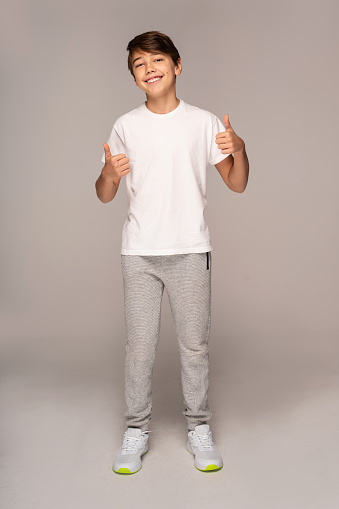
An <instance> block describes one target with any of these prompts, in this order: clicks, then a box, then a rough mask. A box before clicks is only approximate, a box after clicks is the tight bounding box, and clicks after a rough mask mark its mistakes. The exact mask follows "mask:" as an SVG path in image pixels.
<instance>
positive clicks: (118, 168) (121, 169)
mask: <svg viewBox="0 0 339 509" xmlns="http://www.w3.org/2000/svg"><path fill="white" fill-rule="evenodd" d="M104 149H105V161H106V162H105V166H104V167H103V169H102V170H101V174H100V176H99V178H98V180H97V181H96V183H95V189H96V192H97V196H98V198H99V200H100V201H102V203H108V202H110V201H112V200H113V198H114V196H115V195H116V194H117V191H118V188H119V184H120V180H121V177H123V176H124V175H127V173H129V172H130V167H129V159H128V157H126V155H125V154H117V155H115V156H112V154H111V151H110V148H109V145H108V144H107V143H104Z"/></svg>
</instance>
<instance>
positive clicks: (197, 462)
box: [187, 424, 223, 472]
mask: <svg viewBox="0 0 339 509" xmlns="http://www.w3.org/2000/svg"><path fill="white" fill-rule="evenodd" d="M187 450H188V452H190V453H191V454H193V455H194V466H195V467H196V468H197V469H198V470H202V471H203V472H206V471H210V470H220V469H221V468H222V467H223V462H222V457H221V454H220V452H219V451H218V449H217V448H216V446H215V445H214V443H213V439H212V432H211V430H210V427H209V425H208V424H200V425H199V426H196V427H195V430H194V431H189V432H188V440H187Z"/></svg>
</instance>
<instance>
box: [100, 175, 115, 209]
mask: <svg viewBox="0 0 339 509" xmlns="http://www.w3.org/2000/svg"><path fill="white" fill-rule="evenodd" d="M119 182H120V178H117V179H108V178H104V177H103V175H102V173H101V174H100V176H99V178H98V180H97V181H96V183H95V189H96V192H97V196H98V198H99V200H100V201H102V202H103V203H108V202H110V201H112V200H113V198H114V197H115V195H116V193H117V190H118V187H119Z"/></svg>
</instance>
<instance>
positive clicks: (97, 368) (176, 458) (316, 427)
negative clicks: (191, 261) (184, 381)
mask: <svg viewBox="0 0 339 509" xmlns="http://www.w3.org/2000/svg"><path fill="white" fill-rule="evenodd" d="M338 10H339V9H338V5H337V3H336V2H334V1H328V0H327V1H324V2H320V3H319V2H315V1H295V0H294V1H293V2H292V1H285V2H275V1H273V2H269V1H257V2H249V1H247V2H245V1H240V2H227V1H217V0H212V1H211V0H210V1H208V2H207V1H206V2H201V1H186V2H183V1H180V2H179V1H178V0H173V1H172V2H168V3H167V2H155V1H143V2H136V1H135V2H112V1H110V2H108V1H103V0H97V1H95V2H88V1H87V2H80V1H78V0H76V1H73V2H72V3H71V4H69V3H68V2H66V1H65V0H61V1H60V0H58V1H56V0H50V1H42V0H40V1H33V0H31V1H18V0H15V1H12V2H8V1H7V2H6V3H3V4H2V6H1V12H0V14H1V15H0V19H1V30H0V38H1V66H2V71H3V73H2V79H1V88H2V93H1V102H2V115H1V118H2V129H1V145H2V149H1V188H0V189H1V207H2V210H1V216H0V217H1V226H2V228H1V240H2V242H1V267H2V282H1V331H2V332H1V362H2V366H1V371H2V384H1V405H2V410H3V411H2V423H1V453H2V465H3V466H2V469H3V471H2V473H1V477H2V483H1V484H2V489H1V497H2V500H3V502H2V503H3V507H6V508H12V507H20V508H25V509H30V508H32V509H33V508H34V509H40V508H44V509H45V508H46V507H48V508H50V509H53V508H54V507H55V508H59V507H60V506H61V505H62V506H63V507H65V508H75V507H80V506H81V507H83V508H92V507H94V505H95V506H98V507H101V508H102V509H104V508H106V507H107V508H108V507H112V503H113V504H115V503H117V502H119V503H122V504H124V505H125V506H126V507H132V506H133V507H141V508H146V507H147V508H153V507H154V508H155V507H159V503H160V501H161V503H162V505H163V506H164V507H174V506H176V507H193V505H194V507H196V508H199V509H200V508H205V507H206V505H207V504H209V505H212V506H213V507H214V508H221V507H225V506H226V505H227V504H228V506H229V507H231V508H232V509H238V508H239V509H244V508H245V507H246V509H252V508H253V509H257V508H258V509H259V508H260V509H261V508H267V507H270V508H274V509H286V508H287V507H288V508H289V509H300V508H301V507H305V508H306V507H307V508H312V509H313V508H314V509H315V508H323V507H325V506H326V508H327V509H334V508H337V507H338V505H339V492H338V488H337V478H338V459H339V455H338V452H339V451H338V423H339V419H338V403H337V394H338V335H339V334H338V333H339V327H338V325H339V324H338V317H339V315H338V312H337V310H338V270H337V260H338V246H339V243H338V233H337V232H338V198H337V192H338V191H337V189H338V183H339V182H338V180H339V179H338V165H337V138H338V128H337V119H338V114H339V111H338V96H337V91H338V29H337V20H338V14H339V13H338ZM148 30H159V31H161V32H164V33H166V34H167V35H169V36H170V37H171V38H172V40H173V42H174V44H175V45H176V46H177V48H178V50H179V53H180V56H181V58H182V65H183V71H182V74H181V75H180V77H179V78H177V97H179V98H182V99H183V100H184V101H186V102H188V103H189V104H192V105H195V106H198V107H201V108H204V109H207V110H209V111H211V112H213V113H214V114H216V115H218V116H219V118H220V119H221V120H223V116H224V114H225V113H228V114H229V120H230V123H231V125H232V127H233V129H234V130H235V132H236V133H237V134H238V135H239V136H240V137H241V138H243V139H244V141H245V143H246V151H247V154H248V157H249V162H250V177H249V183H248V187H247V189H246V190H245V192H244V193H243V194H237V193H234V192H232V191H230V190H229V189H228V188H227V186H226V185H225V184H224V183H223V181H222V179H221V177H220V175H219V174H218V172H217V170H216V169H215V168H214V166H213V167H211V166H209V168H208V184H207V185H208V193H207V198H208V215H207V218H208V224H209V229H210V233H211V240H212V247H213V252H212V257H213V270H212V327H211V336H210V364H211V374H210V397H209V402H210V406H211V409H212V412H213V417H212V420H211V422H210V424H211V429H212V431H213V437H214V441H215V443H216V445H217V446H218V448H219V450H220V452H221V453H222V455H223V458H224V468H223V469H222V470H221V471H219V472H217V473H212V474H203V473H202V472H199V471H198V470H196V469H195V468H194V466H193V457H192V456H191V455H189V453H188V452H187V451H186V450H185V449H186V447H185V446H186V420H185V419H184V417H183V416H182V414H181V412H182V410H183V409H184V407H183V397H182V393H181V385H180V359H179V353H178V347H177V340H176V337H175V330H174V325H173V321H172V317H171V314H170V309H169V303H168V299H167V294H166V292H165V293H164V300H163V307H162V326H161V338H160V342H159V345H158V351H157V357H156V362H155V367H154V380H153V416H152V422H151V428H150V429H152V433H151V434H150V451H149V452H148V454H147V455H146V456H145V458H144V459H143V468H142V469H141V471H140V472H139V473H138V474H136V475H134V476H118V475H116V474H114V473H113V472H112V470H111V465H112V461H113V456H114V454H115V452H116V450H117V448H118V447H119V446H120V445H121V440H122V433H123V424H122V415H123V412H124V410H125V402H124V392H123V391H124V385H123V382H124V380H123V368H124V365H123V364H124V348H125V346H124V340H125V330H124V316H123V293H122V276H121V267H120V246H121V229H122V225H123V222H124V220H125V217H126V210H127V205H126V196H125V195H126V191H125V182H121V185H120V188H119V191H118V194H117V196H116V198H115V199H114V200H113V201H112V202H110V203H109V204H105V205H104V204H102V203H101V202H100V201H99V200H98V198H97V196H96V193H95V188H94V183H95V181H96V179H97V178H98V176H99V174H100V171H101V169H102V163H101V161H100V159H101V156H102V153H103V143H104V142H107V140H108V136H109V133H110V131H111V128H112V125H113V123H114V121H115V119H116V118H117V117H118V116H120V115H122V114H123V113H125V112H127V111H130V110H131V109H133V108H135V107H137V106H139V105H140V104H141V103H142V102H143V101H144V100H145V95H144V93H143V92H142V91H141V90H140V89H139V88H138V87H136V85H135V83H134V80H133V78H132V76H131V74H130V73H129V71H128V69H127V54H128V53H127V51H126V46H127V44H128V42H129V41H130V40H131V39H132V38H133V37H134V36H135V35H137V34H140V33H143V32H145V31H148Z"/></svg>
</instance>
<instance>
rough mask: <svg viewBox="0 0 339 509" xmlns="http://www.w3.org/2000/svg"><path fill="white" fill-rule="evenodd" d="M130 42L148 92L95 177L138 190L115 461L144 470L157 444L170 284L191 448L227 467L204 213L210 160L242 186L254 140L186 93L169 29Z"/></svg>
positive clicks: (125, 256)
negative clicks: (151, 444)
mask: <svg viewBox="0 0 339 509" xmlns="http://www.w3.org/2000/svg"><path fill="white" fill-rule="evenodd" d="M127 51H129V55H128V68H129V70H130V72H131V74H132V76H133V78H134V81H135V83H136V85H137V86H138V87H139V88H140V89H141V90H142V91H143V92H145V94H146V99H147V100H146V101H145V102H144V103H143V104H142V105H141V106H140V107H138V108H135V109H134V110H132V111H130V112H128V113H126V114H124V115H122V116H121V117H119V118H118V119H117V120H116V122H115V123H114V125H113V129H112V132H111V134H110V137H109V140H108V143H104V150H105V154H104V155H103V157H102V163H104V164H105V165H104V167H103V168H102V171H101V174H100V176H99V178H98V180H97V181H96V184H95V186H96V192H97V196H98V198H99V199H100V200H101V201H102V202H103V203H108V202H109V201H111V200H113V198H114V197H115V195H116V192H117V190H118V188H119V184H120V180H121V179H122V178H123V177H126V180H125V181H126V190H127V197H128V212H127V219H126V221H125V223H124V226H123V232H122V248H121V266H122V275H123V286H124V310H125V323H126V357H125V397H126V404H127V412H126V413H125V424H126V427H127V430H126V431H125V433H124V438H123V443H122V446H121V447H120V449H119V451H118V453H117V454H116V456H115V458H114V462H113V467H112V468H113V471H114V472H116V473H122V474H133V473H135V472H138V471H139V470H140V469H141V466H142V465H141V456H142V455H143V454H145V453H146V452H147V450H148V432H149V430H148V424H149V421H150V420H151V412H152V390H151V383H152V373H153V364H154V359H155V351H156V346H157V343H158V339H159V332H160V311H161V301H162V296H163V290H164V288H165V287H166V291H167V294H168V297H169V302H170V306H171V312H172V316H173V320H174V325H175V328H176V333H177V336H178V344H179V351H180V359H181V381H182V388H183V394H184V403H185V405H186V409H185V410H184V411H183V415H184V416H185V417H186V419H187V423H188V439H187V450H188V451H189V452H190V453H192V454H193V455H194V465H195V467H196V468H197V469H198V470H201V471H211V470H220V469H221V468H222V466H223V462H222V457H221V455H220V453H219V451H218V449H217V448H216V446H215V445H214V443H213V439H212V432H211V430H210V428H209V425H208V424H207V422H208V421H209V420H210V418H211V415H212V413H211V411H210V409H209V406H208V402H207V391H208V382H209V354H208V337H209V331H210V317H211V268H212V257H211V251H212V247H211V244H210V236H209V230H208V227H207V224H206V221H205V216H204V214H205V209H206V205H207V202H206V169H207V165H208V163H210V164H213V165H215V167H216V168H217V170H218V171H219V173H220V175H221V177H222V179H223V180H224V182H225V183H226V184H227V186H228V187H229V188H230V189H231V190H232V191H235V192H239V193H242V192H243V191H244V190H245V188H246V185H247V181H248V172H249V163H248V159H247V155H246V152H245V143H244V141H243V140H242V139H241V138H239V136H237V135H236V134H235V132H234V131H233V129H232V127H231V125H230V123H229V120H228V115H225V117H224V122H225V128H226V130H225V128H224V126H223V124H222V123H221V121H220V120H219V118H218V117H216V116H215V115H214V114H213V113H210V112H208V111H206V110H202V109H200V108H198V107H196V106H191V105H189V104H188V103H186V102H185V101H183V100H182V99H178V98H177V97H176V88H175V85H176V77H177V76H179V75H180V73H181V71H182V65H181V59H180V55H179V53H178V50H177V49H176V47H175V46H174V44H173V42H172V40H171V39H170V38H169V37H168V36H166V35H165V34H162V33H161V32H156V31H151V32H146V33H143V34H141V35H138V36H137V37H135V38H134V39H132V41H130V42H129V44H128V46H127ZM212 78H213V75H212V74H211V79H212ZM233 156H234V157H233Z"/></svg>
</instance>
